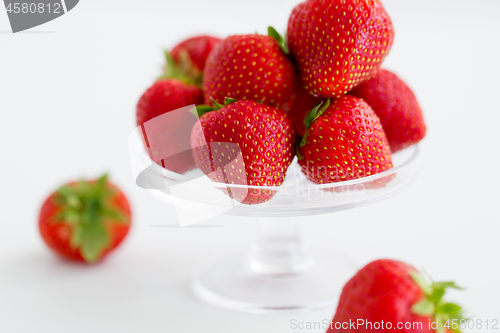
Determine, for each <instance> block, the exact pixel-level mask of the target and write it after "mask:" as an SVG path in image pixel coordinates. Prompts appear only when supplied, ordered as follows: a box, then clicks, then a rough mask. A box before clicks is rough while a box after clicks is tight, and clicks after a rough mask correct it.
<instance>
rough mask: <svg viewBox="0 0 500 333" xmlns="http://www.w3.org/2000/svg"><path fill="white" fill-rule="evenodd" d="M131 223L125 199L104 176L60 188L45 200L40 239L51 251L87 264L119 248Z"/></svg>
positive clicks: (41, 216) (39, 221)
mask: <svg viewBox="0 0 500 333" xmlns="http://www.w3.org/2000/svg"><path fill="white" fill-rule="evenodd" d="M130 223H131V212H130V205H129V203H128V201H127V198H126V197H125V195H124V194H123V193H122V192H121V191H120V189H118V188H117V187H116V186H115V185H113V184H112V183H110V182H109V181H108V180H107V176H106V175H104V176H102V177H101V178H99V179H98V180H95V181H80V182H73V183H69V184H66V185H64V186H62V187H61V188H59V189H58V190H57V191H55V192H54V193H52V194H51V195H50V196H49V197H48V198H47V200H45V202H44V203H43V206H42V208H41V211H40V216H39V220H38V225H39V228H40V233H41V235H42V238H43V240H44V241H45V243H46V244H47V245H48V246H49V247H50V248H51V249H52V250H54V251H55V252H56V253H58V254H59V255H61V256H63V257H65V258H67V259H71V260H76V261H85V262H88V263H93V262H96V261H98V260H100V259H102V258H103V257H104V256H105V255H107V254H108V253H109V252H111V251H113V250H114V249H115V248H116V247H117V246H118V245H120V244H121V242H122V241H123V240H124V239H125V237H126V236H127V234H128V232H129V229H130Z"/></svg>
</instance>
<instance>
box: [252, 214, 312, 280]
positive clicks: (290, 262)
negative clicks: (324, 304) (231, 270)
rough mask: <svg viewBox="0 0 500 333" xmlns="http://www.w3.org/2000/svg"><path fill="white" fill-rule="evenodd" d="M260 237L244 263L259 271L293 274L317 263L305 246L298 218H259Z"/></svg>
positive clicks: (303, 271) (265, 274) (274, 273)
mask: <svg viewBox="0 0 500 333" xmlns="http://www.w3.org/2000/svg"><path fill="white" fill-rule="evenodd" d="M259 229H260V230H259V240H258V241H257V243H256V244H254V245H253V246H252V248H251V250H250V253H249V254H248V257H247V260H246V263H245V266H246V268H247V269H248V270H250V271H251V272H252V273H254V274H256V275H261V276H269V277H284V276H294V275H299V274H302V273H305V272H307V271H309V270H310V269H311V268H312V266H313V263H314V260H313V258H312V256H311V255H310V254H309V252H308V251H307V250H305V249H304V246H303V244H302V239H301V235H300V229H299V225H298V222H297V221H296V220H295V219H293V218H288V219H282V218H259Z"/></svg>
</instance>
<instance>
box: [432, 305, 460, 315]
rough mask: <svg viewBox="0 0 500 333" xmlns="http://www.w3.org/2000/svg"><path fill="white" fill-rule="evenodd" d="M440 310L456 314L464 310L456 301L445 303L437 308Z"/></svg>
mask: <svg viewBox="0 0 500 333" xmlns="http://www.w3.org/2000/svg"><path fill="white" fill-rule="evenodd" d="M437 310H438V311H439V312H442V313H447V314H450V315H456V314H458V313H460V311H462V307H460V306H459V305H457V304H454V303H445V304H443V305H441V306H440V307H439V309H437Z"/></svg>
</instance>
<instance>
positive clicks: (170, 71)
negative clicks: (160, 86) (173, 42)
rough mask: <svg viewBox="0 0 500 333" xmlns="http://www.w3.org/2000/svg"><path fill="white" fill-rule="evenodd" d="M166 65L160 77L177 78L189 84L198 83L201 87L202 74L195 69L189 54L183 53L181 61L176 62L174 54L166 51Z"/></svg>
mask: <svg viewBox="0 0 500 333" xmlns="http://www.w3.org/2000/svg"><path fill="white" fill-rule="evenodd" d="M164 53H165V59H166V65H165V67H164V69H163V75H162V76H160V78H159V79H175V80H179V81H182V82H184V83H185V84H188V85H196V86H198V87H201V84H202V80H203V78H202V74H201V73H199V72H198V71H195V70H193V65H192V63H191V60H190V59H191V58H189V55H187V58H189V59H187V58H186V55H184V56H183V55H182V53H181V61H180V63H178V62H176V61H175V60H174V58H173V57H172V54H171V53H170V52H168V51H167V50H165V51H164Z"/></svg>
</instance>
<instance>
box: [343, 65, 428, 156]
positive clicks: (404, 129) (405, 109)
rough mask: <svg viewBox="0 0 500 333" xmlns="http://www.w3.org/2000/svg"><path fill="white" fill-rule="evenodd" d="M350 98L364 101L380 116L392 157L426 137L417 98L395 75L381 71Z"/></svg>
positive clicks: (357, 88) (353, 92) (357, 89)
mask: <svg viewBox="0 0 500 333" xmlns="http://www.w3.org/2000/svg"><path fill="white" fill-rule="evenodd" d="M350 94H351V95H353V96H356V97H359V98H362V99H364V100H365V101H366V102H367V103H368V104H369V105H370V106H371V107H372V108H373V110H374V111H375V112H376V113H377V115H378V116H379V118H380V121H381V122H382V126H383V127H384V131H385V134H386V135H387V140H389V144H390V145H391V150H392V152H393V153H395V152H397V151H400V150H402V149H404V148H406V147H408V146H411V145H413V144H415V143H417V142H419V141H420V140H422V139H423V138H424V137H425V132H426V126H425V121H424V116H423V114H422V109H421V108H420V105H419V104H418V101H417V98H416V97H415V95H414V94H413V92H412V91H411V89H410V88H409V87H408V86H407V85H406V83H404V82H403V80H401V79H400V78H399V77H398V76H397V75H396V74H393V73H391V72H389V71H386V70H383V69H382V70H380V71H379V72H378V74H377V76H375V77H374V78H373V79H371V80H369V81H367V82H365V83H363V84H361V85H359V86H358V87H356V88H355V89H354V90H353V91H352V92H351V93H350Z"/></svg>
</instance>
